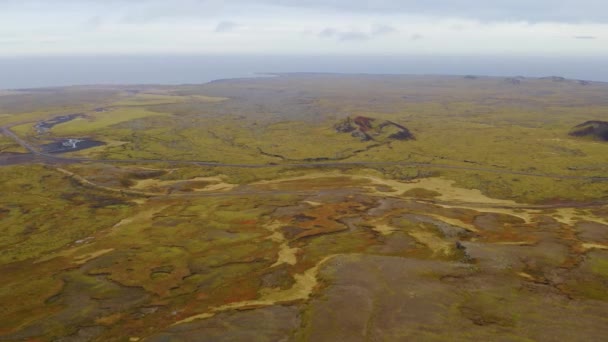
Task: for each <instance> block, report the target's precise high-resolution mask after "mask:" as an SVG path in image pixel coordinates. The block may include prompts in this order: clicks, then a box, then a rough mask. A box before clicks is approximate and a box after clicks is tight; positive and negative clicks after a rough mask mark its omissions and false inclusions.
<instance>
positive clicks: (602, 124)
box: [570, 121, 608, 141]
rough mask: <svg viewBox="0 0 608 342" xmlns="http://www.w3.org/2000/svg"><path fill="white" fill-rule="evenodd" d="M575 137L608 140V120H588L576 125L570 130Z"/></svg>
mask: <svg viewBox="0 0 608 342" xmlns="http://www.w3.org/2000/svg"><path fill="white" fill-rule="evenodd" d="M570 135H571V136H573V137H587V136H590V137H594V138H598V139H600V140H603V141H608V122H607V121H587V122H584V123H582V124H580V125H578V126H576V127H574V129H573V130H572V131H571V132H570Z"/></svg>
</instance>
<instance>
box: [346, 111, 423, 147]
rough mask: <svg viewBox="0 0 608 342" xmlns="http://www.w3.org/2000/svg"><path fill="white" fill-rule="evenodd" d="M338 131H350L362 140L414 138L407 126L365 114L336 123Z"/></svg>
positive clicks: (353, 135)
mask: <svg viewBox="0 0 608 342" xmlns="http://www.w3.org/2000/svg"><path fill="white" fill-rule="evenodd" d="M334 128H335V129H336V132H338V133H350V135H351V136H352V137H353V138H357V139H359V140H361V141H370V140H375V141H387V140H402V141H403V140H414V139H415V138H414V135H413V134H412V132H410V130H409V129H407V127H405V126H402V125H400V124H398V123H395V122H392V121H389V120H377V119H374V118H369V117H365V116H357V117H355V118H354V119H351V118H346V119H345V120H343V121H342V122H339V123H337V124H336V125H334Z"/></svg>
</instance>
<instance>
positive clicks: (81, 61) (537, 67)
mask: <svg viewBox="0 0 608 342" xmlns="http://www.w3.org/2000/svg"><path fill="white" fill-rule="evenodd" d="M264 72H331V73H371V74H439V75H487V76H526V77H542V76H563V77H567V78H573V79H584V80H592V81H606V82H608V59H607V58H600V57H588V58H583V57H505V56H484V57H479V56H476V57H466V56H453V57H449V56H417V57H412V56H385V57H382V56H373V57H371V56H359V57H356V56H122V57H121V56H115V57H107V56H99V57H19V58H16V57H11V58H8V57H4V58H0V89H18V88H34V87H49V86H66V85H83V84H199V83H205V82H209V81H212V80H216V79H225V78H237V77H252V76H255V74H256V73H264Z"/></svg>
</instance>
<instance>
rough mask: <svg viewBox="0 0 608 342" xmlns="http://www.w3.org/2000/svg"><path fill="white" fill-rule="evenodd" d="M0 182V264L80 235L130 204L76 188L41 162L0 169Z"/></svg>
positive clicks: (105, 222)
mask: <svg viewBox="0 0 608 342" xmlns="http://www.w3.org/2000/svg"><path fill="white" fill-rule="evenodd" d="M15 174H18V175H19V177H18V178H15V177H14V175H15ZM0 187H1V188H2V190H3V191H2V198H0V208H1V210H2V211H3V215H2V220H0V228H1V229H2V231H3V234H2V235H1V236H0V249H1V251H0V263H8V262H15V261H20V260H26V259H32V258H36V257H39V256H41V255H42V254H44V253H48V252H51V251H53V250H55V249H58V248H60V247H63V246H65V245H67V244H70V243H74V242H75V241H78V240H81V239H84V238H86V237H88V236H90V235H91V234H93V233H95V232H96V231H98V230H100V229H104V228H109V227H111V226H112V225H114V224H115V223H116V222H118V221H119V220H120V218H121V217H123V216H125V215H127V213H129V212H130V211H131V209H132V208H131V204H130V203H129V202H128V199H126V198H124V197H122V196H120V195H118V194H111V193H107V192H99V191H95V190H94V189H88V188H84V187H81V186H79V185H78V184H76V183H74V182H72V181H71V180H70V178H69V177H67V176H65V175H64V174H62V173H60V172H57V171H56V170H53V169H49V168H46V167H43V166H37V165H29V166H10V167H3V168H0Z"/></svg>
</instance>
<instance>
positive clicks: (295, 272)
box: [0, 74, 608, 341]
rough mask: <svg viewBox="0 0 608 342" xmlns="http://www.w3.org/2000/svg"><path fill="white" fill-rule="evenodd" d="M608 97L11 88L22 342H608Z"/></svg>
mask: <svg viewBox="0 0 608 342" xmlns="http://www.w3.org/2000/svg"><path fill="white" fill-rule="evenodd" d="M607 91H608V85H607V84H603V83H594V82H578V81H573V80H566V79H563V78H557V77H553V78H543V79H528V78H491V77H455V76H454V77H446V76H441V77H440V76H424V77H423V76H389V75H383V76H371V75H365V76H363V75H327V74H323V75H317V74H289V75H277V76H276V77H270V78H256V79H238V80H223V81H216V82H211V83H208V84H204V85H184V86H87V87H67V88H57V89H55V88H50V89H25V90H17V91H11V92H7V93H6V94H3V95H2V96H0V127H1V128H2V131H1V132H2V133H3V134H2V135H0V165H1V166H2V167H0V189H2V196H1V197H0V229H1V232H2V234H0V274H2V283H3V285H2V286H1V287H0V303H2V309H1V310H0V340H7V341H16V340H19V341H21V340H23V341H123V340H130V341H139V340H142V341H143V340H146V341H205V340H208V341H283V340H284V341H287V340H289V341H291V340H293V341H308V340H313V341H364V340H373V341H376V340H386V341H405V340H424V341H440V340H446V339H449V340H461V341H469V340H472V339H478V340H496V339H502V340H513V341H515V340H522V341H530V340H538V341H556V340H568V341H597V340H601V339H603V338H605V336H606V335H607V334H608V142H606V141H605V136H604V135H605V130H606V126H605V122H603V121H602V119H604V120H605V119H606V117H608V101H607V99H606V96H605V94H606V92H607ZM70 139H73V140H70ZM74 139H75V140H74ZM76 140H77V141H78V142H75V141H76ZM91 141H92V142H100V144H91V145H90V146H91V147H90V148H80V149H74V150H73V151H71V152H70V151H69V146H68V151H67V152H65V153H56V154H47V153H45V150H44V148H43V147H44V146H49V144H64V145H65V143H66V142H68V143H69V144H79V143H81V142H85V143H86V142H91ZM69 144H68V145H69ZM65 146H67V145H65ZM88 146H89V145H86V147H88Z"/></svg>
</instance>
